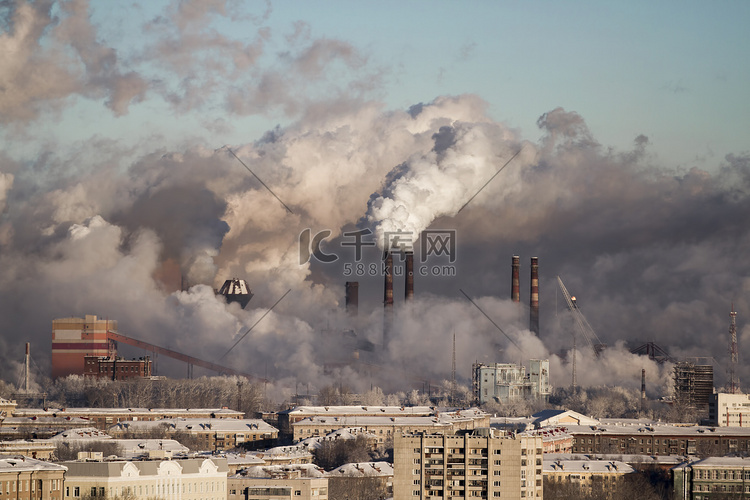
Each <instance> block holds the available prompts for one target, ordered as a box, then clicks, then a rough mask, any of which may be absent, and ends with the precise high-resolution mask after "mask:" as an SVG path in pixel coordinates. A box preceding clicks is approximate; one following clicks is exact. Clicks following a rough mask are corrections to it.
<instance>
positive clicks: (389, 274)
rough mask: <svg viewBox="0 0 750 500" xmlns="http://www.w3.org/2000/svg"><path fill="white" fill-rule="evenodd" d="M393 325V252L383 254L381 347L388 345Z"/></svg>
mask: <svg viewBox="0 0 750 500" xmlns="http://www.w3.org/2000/svg"><path fill="white" fill-rule="evenodd" d="M392 325H393V254H392V253H391V252H390V251H386V254H385V290H384V291H383V349H385V348H386V347H387V345H388V337H389V336H390V333H391V326H392Z"/></svg>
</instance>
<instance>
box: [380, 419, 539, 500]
mask: <svg viewBox="0 0 750 500" xmlns="http://www.w3.org/2000/svg"><path fill="white" fill-rule="evenodd" d="M542 453H543V452H542V438H541V437H539V436H517V435H513V434H510V435H506V434H505V433H502V432H501V431H498V430H496V429H490V428H483V429H475V430H473V431H469V432H464V433H462V434H453V435H448V434H442V435H439V434H407V435H401V434H398V435H396V438H395V440H394V467H393V468H394V478H393V496H394V498H397V499H425V498H428V497H430V498H432V497H441V498H450V497H460V498H501V499H503V498H541V497H542V477H543V476H542Z"/></svg>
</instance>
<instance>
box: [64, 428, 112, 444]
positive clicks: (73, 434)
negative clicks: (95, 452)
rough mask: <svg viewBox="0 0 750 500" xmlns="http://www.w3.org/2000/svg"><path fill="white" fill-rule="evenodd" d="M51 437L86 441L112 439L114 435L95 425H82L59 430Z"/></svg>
mask: <svg viewBox="0 0 750 500" xmlns="http://www.w3.org/2000/svg"><path fill="white" fill-rule="evenodd" d="M50 439H52V440H55V441H73V440H78V439H80V440H85V441H93V440H97V441H98V440H101V439H112V436H110V435H109V434H107V433H106V432H104V431H100V430H99V429H96V428H94V427H81V428H80V429H70V430H66V431H62V432H58V433H57V434H55V435H54V436H52V437H51V438H50Z"/></svg>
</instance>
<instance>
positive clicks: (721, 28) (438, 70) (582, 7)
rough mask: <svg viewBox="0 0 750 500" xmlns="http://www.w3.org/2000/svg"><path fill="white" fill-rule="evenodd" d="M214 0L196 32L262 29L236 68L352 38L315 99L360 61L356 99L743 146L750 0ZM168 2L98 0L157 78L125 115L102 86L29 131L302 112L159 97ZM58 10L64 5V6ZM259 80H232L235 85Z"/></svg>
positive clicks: (693, 144) (673, 151) (104, 133)
mask: <svg viewBox="0 0 750 500" xmlns="http://www.w3.org/2000/svg"><path fill="white" fill-rule="evenodd" d="M211 4H214V5H216V6H218V7H219V9H218V10H217V12H218V13H216V12H215V13H213V14H212V13H211V12H210V11H208V13H207V15H205V16H203V17H201V18H198V19H197V20H196V21H195V25H194V27H195V29H196V30H197V32H200V33H219V34H221V35H222V36H224V37H226V38H227V39H228V40H231V41H237V42H241V43H244V44H250V43H252V42H253V40H256V39H257V38H258V33H259V31H260V30H265V31H264V33H265V35H264V44H263V49H262V54H261V55H260V57H259V58H258V59H257V61H255V63H254V64H252V65H250V66H248V67H246V68H243V71H244V72H247V73H252V72H262V71H264V70H265V69H273V68H277V67H279V66H280V60H281V59H283V57H284V53H285V52H288V51H290V47H289V46H288V39H287V37H288V36H290V35H291V34H292V33H293V32H294V30H295V27H300V26H303V29H304V30H306V31H305V33H306V36H307V37H308V39H309V40H316V39H327V40H336V41H340V42H343V43H346V44H349V45H350V46H351V47H352V49H353V50H355V51H356V53H357V58H358V61H359V62H358V66H357V68H356V69H355V70H353V71H352V69H351V68H346V67H343V68H342V67H341V66H337V65H336V64H335V63H330V64H329V65H327V66H326V67H325V72H326V74H325V77H324V78H323V80H325V83H324V84H322V85H315V84H311V85H310V86H309V88H306V87H305V86H300V87H299V88H297V89H296V90H295V91H296V92H298V93H299V92H302V93H305V92H309V93H310V94H311V95H313V96H317V97H320V96H321V95H325V93H326V92H328V91H329V90H330V88H338V89H342V88H343V89H345V88H346V87H347V85H348V84H349V83H351V81H352V80H353V78H352V73H353V72H354V73H357V74H358V75H359V76H360V77H361V76H362V75H370V77H369V78H368V77H366V78H365V79H366V80H367V79H369V80H370V83H371V88H369V89H367V91H366V92H363V93H361V94H360V97H361V98H365V99H373V100H377V101H382V102H383V103H384V105H385V107H386V108H387V109H404V108H408V107H409V106H411V105H412V104H415V103H418V102H430V101H432V100H433V99H434V98H436V97H437V96H440V95H457V94H463V93H475V94H477V95H479V96H480V97H482V98H483V99H484V100H486V101H487V103H488V105H489V113H490V115H491V116H492V117H493V118H494V119H496V120H498V121H502V122H505V123H507V124H508V125H510V126H512V127H516V128H518V129H520V131H521V133H522V135H523V136H524V137H525V138H527V139H529V140H532V141H535V140H537V139H538V138H539V136H540V131H539V129H538V128H537V126H536V120H537V119H538V118H539V116H540V115H542V114H543V113H545V112H547V111H550V110H552V109H554V108H556V107H563V108H565V109H566V110H567V111H575V112H577V113H579V114H580V115H581V116H582V117H583V118H584V119H585V120H586V122H587V124H588V125H589V128H590V129H591V131H592V133H593V135H594V137H595V138H596V139H597V140H598V141H599V142H600V143H602V144H603V145H604V146H612V147H614V148H616V149H619V150H622V149H628V148H630V147H631V145H632V142H633V140H634V139H635V137H637V136H638V135H639V134H644V135H646V136H647V137H648V138H649V140H650V148H649V151H650V153H651V154H652V155H653V158H652V159H653V162H654V163H655V164H659V165H661V166H664V167H666V168H672V167H685V168H689V167H691V166H698V167H701V168H705V169H708V170H711V169H712V168H713V167H715V165H716V164H717V163H719V162H720V161H721V159H722V158H723V157H724V156H725V155H726V154H728V153H741V152H743V151H747V150H748V149H749V146H748V139H747V138H748V137H750V119H749V118H748V116H750V91H749V90H748V89H750V58H748V57H747V49H748V47H749V46H750V43H749V42H750V40H749V38H750V35H748V32H747V29H746V27H747V22H748V21H749V20H750V4H748V3H747V2H740V1H735V2H710V3H709V2H673V1H663V2H583V1H579V2H490V1H483V2H479V1H474V2H447V1H440V2H427V1H412V2H387V1H386V2H378V3H365V2H344V1H326V2H291V1H282V2H271V3H270V5H265V4H263V3H260V2H234V3H233V2H227V4H226V5H224V2H211ZM176 5H177V4H174V5H170V4H169V3H168V2H133V3H132V4H128V5H123V4H119V5H115V6H114V7H113V5H112V4H111V3H110V2H101V1H93V2H91V4H90V5H89V7H88V12H89V14H90V22H91V24H92V26H93V27H94V28H95V29H96V33H97V40H98V41H99V42H100V43H101V44H103V45H105V46H108V47H111V48H112V49H114V50H115V51H116V53H117V55H118V62H119V64H120V65H121V68H122V72H126V71H135V72H137V73H138V74H140V75H142V76H143V77H144V78H147V79H149V81H150V88H149V90H148V91H146V92H145V99H144V100H143V101H142V102H138V103H131V105H130V106H129V107H128V111H127V114H124V115H122V116H114V115H113V114H112V113H110V112H108V110H106V109H105V108H104V107H103V106H102V104H103V100H102V99H101V98H96V97H92V96H81V95H71V96H68V97H67V98H63V99H60V101H61V102H62V103H63V104H62V105H61V106H59V107H58V109H57V110H56V112H54V113H46V114H42V115H39V117H38V118H37V119H36V120H35V121H34V122H33V123H27V124H26V125H27V126H28V127H29V128H30V129H33V130H34V132H33V137H34V140H32V141H31V142H32V143H34V142H35V141H39V140H44V141H47V144H55V145H56V147H58V148H63V149H65V148H67V147H69V146H70V145H71V144H73V143H74V141H82V140H86V139H88V138H90V137H92V136H95V135H97V136H100V137H106V138H110V139H112V140H115V141H117V142H119V143H123V144H127V145H131V146H136V147H137V149H138V150H139V151H143V152H145V151H148V150H149V149H153V148H158V147H166V148H180V147H184V146H185V145H186V144H190V143H194V142H199V143H204V145H206V146H208V147H212V146H216V147H219V146H221V145H222V144H224V143H243V142H251V141H253V140H255V139H257V138H258V137H260V136H261V135H262V133H263V132H264V131H266V130H268V129H270V128H272V127H273V126H275V125H276V124H282V125H285V124H288V123H291V122H293V121H294V120H296V119H298V118H299V116H300V115H299V112H291V113H285V112H283V110H281V109H279V108H278V107H276V108H272V109H267V110H263V111H262V112H260V113H256V112H244V113H240V114H233V113H230V112H227V110H226V109H225V108H224V106H222V104H221V100H222V97H223V96H222V93H221V92H222V91H224V90H226V87H222V86H221V85H218V86H216V87H214V88H212V89H208V90H207V89H203V90H204V91H205V92H204V95H203V96H202V97H203V98H204V99H205V104H204V105H202V106H201V107H194V108H191V109H185V108H184V107H183V108H182V109H178V108H176V107H175V106H174V105H173V104H170V103H168V102H167V101H165V99H164V96H163V95H161V94H160V93H159V91H158V90H155V87H159V86H165V85H166V86H169V85H178V84H177V81H178V80H177V76H176V75H175V72H174V71H173V70H168V69H166V68H165V66H163V65H162V61H161V60H160V58H159V57H158V56H155V57H150V55H152V54H151V53H150V51H151V50H152V48H153V45H152V44H153V43H155V41H156V40H158V39H159V37H160V36H162V35H163V32H164V31H169V30H170V29H175V25H174V20H173V19H170V18H169V15H170V12H174V11H175V8H176ZM53 13H56V14H58V16H59V18H62V17H65V16H64V13H63V14H61V9H60V7H59V6H58V7H53ZM264 14H266V17H263V15H264ZM59 18H58V21H59ZM301 23H303V24H301ZM54 25H55V23H54V22H53V23H51V24H50V28H52V27H53V26H54ZM178 30H179V28H178ZM41 42H42V44H43V46H45V45H46V46H50V45H51V44H53V43H54V40H53V39H52V37H51V35H46V36H44V37H42V38H41ZM192 70H193V71H198V72H200V71H201V67H200V65H199V64H196V66H195V67H194V68H192ZM205 71H206V72H208V73H210V72H211V70H210V69H206V70H205ZM235 77H237V75H233V76H232V78H235ZM217 78H218V79H221V76H218V77H217ZM253 81H254V80H252V79H251V80H245V81H243V80H242V78H241V77H238V78H237V84H238V85H242V84H245V85H247V84H250V85H252V83H253ZM224 83H225V84H226V85H230V84H231V83H232V82H229V81H225V82H224ZM297 111H299V110H297ZM209 122H211V123H214V124H215V125H217V124H218V125H221V129H220V131H218V132H217V131H211V130H207V129H206V124H207V123H209ZM6 138H7V135H6ZM27 146H28V142H26V141H19V140H18V137H17V136H14V137H13V138H12V141H10V143H6V147H5V149H6V151H10V152H12V153H14V156H20V157H25V158H27V159H30V158H29V157H28V154H29V152H30V151H35V148H33V147H32V148H31V149H29V148H28V147H27Z"/></svg>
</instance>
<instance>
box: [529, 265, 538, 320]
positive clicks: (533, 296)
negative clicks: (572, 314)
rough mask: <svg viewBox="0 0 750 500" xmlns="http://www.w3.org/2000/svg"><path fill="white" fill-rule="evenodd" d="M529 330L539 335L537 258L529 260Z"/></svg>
mask: <svg viewBox="0 0 750 500" xmlns="http://www.w3.org/2000/svg"><path fill="white" fill-rule="evenodd" d="M529 306H530V311H529V330H531V331H532V332H533V333H534V334H535V335H539V258H538V257H532V258H531V293H530V301H529Z"/></svg>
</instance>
